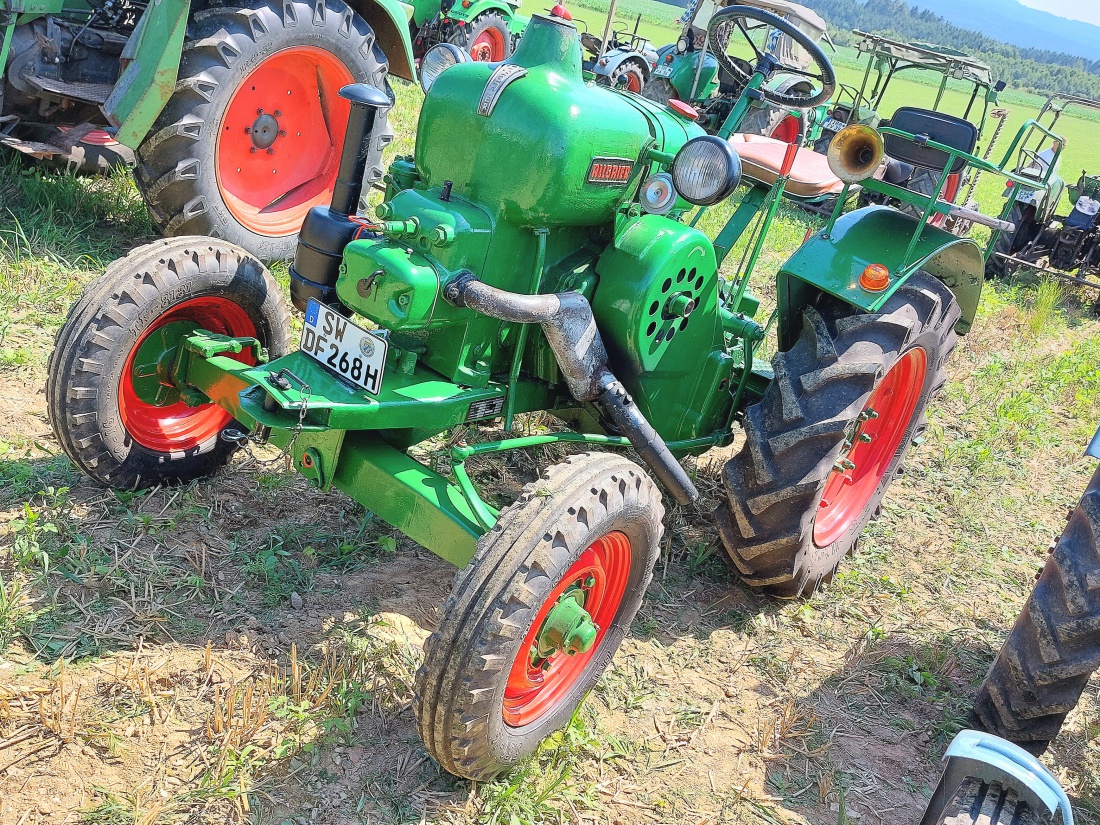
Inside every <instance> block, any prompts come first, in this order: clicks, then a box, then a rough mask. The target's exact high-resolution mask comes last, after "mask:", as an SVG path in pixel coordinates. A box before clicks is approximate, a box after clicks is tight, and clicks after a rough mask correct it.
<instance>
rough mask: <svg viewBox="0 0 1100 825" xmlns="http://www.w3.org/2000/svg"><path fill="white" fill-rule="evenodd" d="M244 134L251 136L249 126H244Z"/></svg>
mask: <svg viewBox="0 0 1100 825" xmlns="http://www.w3.org/2000/svg"><path fill="white" fill-rule="evenodd" d="M244 133H245V134H246V135H251V134H252V127H251V126H245V127H244Z"/></svg>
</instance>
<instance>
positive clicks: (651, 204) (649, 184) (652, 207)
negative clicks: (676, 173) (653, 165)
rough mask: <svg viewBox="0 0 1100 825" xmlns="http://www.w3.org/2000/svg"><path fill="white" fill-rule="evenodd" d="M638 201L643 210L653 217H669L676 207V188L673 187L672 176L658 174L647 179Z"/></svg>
mask: <svg viewBox="0 0 1100 825" xmlns="http://www.w3.org/2000/svg"><path fill="white" fill-rule="evenodd" d="M638 200H639V201H640V202H641V204H642V209H644V210H645V211H646V212H649V213H650V214H652V215H667V214H668V213H669V212H670V211H672V207H673V206H675V205H676V187H675V186H673V185H672V175H670V174H669V173H668V172H658V173H657V174H656V175H650V176H649V177H648V178H646V182H645V185H644V186H643V187H642V191H641V194H640V195H639V196H638Z"/></svg>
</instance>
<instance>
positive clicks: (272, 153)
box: [267, 149, 275, 155]
mask: <svg viewBox="0 0 1100 825" xmlns="http://www.w3.org/2000/svg"><path fill="white" fill-rule="evenodd" d="M267 153H268V154H269V155H274V154H275V150H274V149H268V150H267Z"/></svg>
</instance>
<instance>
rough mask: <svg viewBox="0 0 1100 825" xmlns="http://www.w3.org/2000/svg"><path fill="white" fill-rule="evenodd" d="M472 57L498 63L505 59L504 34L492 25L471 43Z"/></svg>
mask: <svg viewBox="0 0 1100 825" xmlns="http://www.w3.org/2000/svg"><path fill="white" fill-rule="evenodd" d="M470 57H472V58H473V59H474V60H480V61H483V62H489V63H497V62H499V61H501V60H503V59H504V36H503V35H502V34H501V33H500V31H498V30H497V29H496V28H495V27H492V26H490V27H489V28H487V29H486V30H485V31H483V32H482V33H481V34H479V35H478V36H477V38H476V39H475V40H474V42H473V43H472V44H471V45H470Z"/></svg>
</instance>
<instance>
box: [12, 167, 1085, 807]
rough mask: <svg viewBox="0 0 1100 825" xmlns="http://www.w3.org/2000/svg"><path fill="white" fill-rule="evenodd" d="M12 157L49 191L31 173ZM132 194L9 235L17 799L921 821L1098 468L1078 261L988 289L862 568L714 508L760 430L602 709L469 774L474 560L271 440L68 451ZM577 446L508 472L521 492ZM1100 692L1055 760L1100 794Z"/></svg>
mask: <svg viewBox="0 0 1100 825" xmlns="http://www.w3.org/2000/svg"><path fill="white" fill-rule="evenodd" d="M4 174H6V175H9V176H10V175H11V172H10V170H9V171H8V172H6V173H4ZM0 180H3V178H0ZM3 185H5V184H0V186H3ZM6 185H8V186H9V191H11V192H13V193H14V194H13V195H12V197H13V198H14V202H15V203H16V204H17V206H16V207H15V208H16V209H17V210H18V209H19V208H21V207H20V206H19V205H18V204H20V203H23V204H24V206H23V207H22V208H25V209H26V210H28V211H29V210H31V209H32V208H33V207H32V206H28V205H26V204H27V203H28V201H30V199H31V196H30V195H29V194H28V191H29V190H28V189H27V186H28V184H26V183H25V182H23V183H20V182H18V181H17V182H16V183H11V181H10V180H9V181H7V184H6ZM43 185H46V184H43ZM20 187H22V188H20ZM52 197H60V196H59V195H58V194H56V193H54V194H53V195H52ZM81 197H84V196H81ZM89 197H90V196H89ZM19 198H22V199H23V201H22V202H21V201H19ZM96 203H98V201H96ZM112 208H113V207H112ZM104 209H105V210H106V212H105V213H104V214H102V215H98V216H96V217H95V222H94V223H92V224H72V225H70V224H65V223H63V222H61V223H58V226H59V227H60V228H59V229H58V230H57V231H58V232H62V233H66V232H67V233H69V235H67V236H66V237H70V236H73V237H70V241H71V243H72V244H73V245H74V246H73V248H74V249H77V250H82V249H83V250H85V251H83V252H80V253H79V254H74V255H71V256H69V257H67V258H65V259H63V260H60V261H59V260H57V259H51V258H50V257H49V250H50V249H54V248H56V247H57V244H56V242H51V243H50V244H47V243H45V241H43V242H42V243H33V242H32V243H30V244H29V246H27V247H26V248H25V249H24V248H22V247H17V248H16V249H15V251H14V252H13V251H12V246H10V245H9V246H3V244H0V253H2V254H4V255H6V256H7V257H6V258H5V259H4V264H3V265H4V266H6V267H7V270H6V271H7V273H8V274H7V275H6V276H5V277H7V278H8V279H9V280H8V281H7V282H6V283H4V284H3V286H4V289H5V290H6V291H7V296H6V298H5V299H4V300H3V302H2V303H0V310H2V311H3V313H4V315H3V317H2V318H0V823H3V824H4V825H7V824H8V823H11V825H45V824H46V823H50V825H53V824H54V823H77V822H81V823H142V825H152V823H161V822H163V823H168V822H173V823H174V822H188V823H225V822H255V823H277V824H278V823H287V822H290V823H310V822H319V823H333V825H343V824H344V823H361V822H371V823H376V822H377V823H381V822H394V823H404V822H499V823H506V824H507V825H513V823H535V822H593V823H596V822H598V823H606V822H615V823H636V822H637V823H641V822H659V823H673V822H675V823H681V822H682V823H715V822H738V823H740V822H744V823H769V825H779V823H801V822H810V823H815V825H832V824H833V823H840V822H849V823H850V822H852V821H859V820H864V821H867V822H875V823H886V822H890V823H894V822H916V821H917V819H918V818H919V815H920V812H921V811H922V809H923V806H924V803H925V800H926V799H927V797H928V795H929V794H930V792H931V789H932V787H934V784H935V782H936V779H937V777H938V772H939V759H940V757H941V755H942V753H943V750H944V748H945V747H946V744H947V743H948V742H949V741H950V738H951V737H952V736H953V735H954V733H955V732H956V731H958V730H959V729H960V727H961V726H963V725H964V724H965V719H966V714H967V713H968V711H969V706H970V701H971V697H972V696H973V694H974V691H975V690H976V688H977V685H978V684H979V683H980V681H981V678H982V676H983V675H984V673H985V670H986V668H987V667H988V665H989V662H990V661H991V659H992V657H993V655H994V653H995V651H996V650H997V648H998V647H999V646H1000V644H1001V641H1002V640H1003V638H1004V634H1005V633H1006V632H1007V630H1008V629H1009V627H1010V626H1011V623H1012V621H1013V619H1014V617H1015V615H1016V614H1017V612H1018V611H1019V608H1020V606H1021V604H1022V603H1023V600H1024V598H1025V597H1026V594H1027V592H1028V591H1029V590H1030V587H1031V584H1032V583H1033V581H1034V575H1035V572H1036V570H1037V569H1038V568H1039V566H1040V565H1041V564H1042V563H1043V559H1044V556H1045V555H1046V552H1047V547H1048V546H1049V545H1050V544H1051V543H1052V541H1053V540H1054V539H1055V538H1056V537H1057V535H1058V534H1059V531H1060V529H1061V526H1062V524H1063V523H1064V515H1065V512H1066V508H1067V507H1069V506H1072V504H1073V503H1074V501H1075V500H1076V498H1077V497H1078V495H1079V493H1080V491H1081V490H1082V489H1083V487H1084V484H1085V481H1086V479H1087V476H1088V475H1089V474H1090V473H1091V471H1092V466H1091V462H1090V461H1089V460H1086V459H1083V458H1081V452H1082V449H1083V446H1084V444H1085V443H1086V441H1087V438H1088V436H1089V435H1090V434H1091V432H1092V429H1093V427H1094V426H1095V424H1096V423H1097V419H1098V416H1097V415H1096V410H1097V409H1098V402H1100V377H1098V376H1097V367H1096V365H1097V364H1098V363H1100V322H1098V321H1097V320H1095V319H1094V318H1093V317H1092V316H1091V315H1090V314H1089V311H1088V307H1087V306H1085V305H1084V304H1083V303H1082V301H1081V297H1082V296H1078V295H1072V294H1070V295H1067V294H1065V293H1063V292H1062V291H1060V290H1055V289H1053V288H1051V287H1050V286H1049V285H1036V284H1034V283H1032V284H1025V285H1022V286H1013V287H1010V288H1009V287H1000V286H998V287H996V288H991V289H988V290H987V291H986V295H985V297H984V299H983V305H982V309H981V313H980V317H979V321H978V323H977V325H976V327H975V330H974V332H973V333H972V334H971V335H969V336H967V337H966V338H964V339H962V343H961V344H960V347H959V350H958V352H957V354H956V356H955V357H954V359H953V362H952V364H951V365H950V375H951V379H952V380H951V383H950V384H949V385H948V387H947V390H946V391H945V393H944V396H943V398H942V400H941V401H940V403H939V404H938V405H937V407H936V409H935V410H934V412H933V416H932V426H931V427H930V429H929V431H928V433H927V435H926V437H925V440H924V443H922V444H920V445H918V446H917V447H916V449H915V450H914V451H913V453H912V458H911V459H910V460H909V461H908V463H907V467H906V474H905V475H904V476H903V477H902V478H901V479H900V480H899V482H898V483H897V484H896V485H895V487H894V488H892V490H891V492H890V494H889V496H888V498H887V501H886V503H885V506H884V508H883V512H882V514H881V517H880V518H879V520H878V521H877V522H875V523H874V524H873V525H872V526H871V528H870V529H869V531H868V533H867V535H866V536H865V538H864V540H863V541H862V543H861V548H860V553H859V554H858V555H857V556H856V557H855V558H853V559H851V560H849V561H848V562H847V563H846V564H845V565H844V566H843V567H842V572H841V575H840V576H838V579H837V580H836V581H835V582H834V583H833V584H832V586H830V587H829V588H827V589H826V590H824V591H822V592H821V593H819V594H817V595H815V596H814V598H813V599H810V600H807V601H801V602H782V601H777V600H774V599H770V598H768V597H764V596H761V595H758V594H756V593H754V592H753V591H751V590H750V589H748V588H746V587H744V586H742V585H740V584H739V583H738V582H737V581H736V580H735V579H734V578H733V577H731V575H730V574H729V572H728V571H727V570H726V568H725V567H724V566H723V564H722V563H721V561H720V560H719V559H718V558H717V557H716V556H715V555H714V553H715V545H716V542H717V535H716V531H715V528H714V524H713V520H712V517H711V515H710V513H711V511H712V509H713V508H714V506H715V505H716V504H717V501H718V499H717V495H718V489H719V486H718V485H719V482H718V478H719V475H718V474H719V471H720V469H721V466H722V461H723V460H724V458H726V457H728V454H729V451H726V453H725V454H722V453H720V452H716V453H712V454H708V455H707V456H704V457H702V458H700V459H699V460H698V461H697V462H696V464H695V469H696V470H697V471H698V478H699V483H700V486H701V489H702V490H703V493H704V496H703V500H702V501H700V503H699V504H698V505H697V506H695V507H693V508H675V507H673V506H672V505H671V504H670V503H667V502H666V507H667V508H668V510H669V516H668V518H667V520H666V525H667V530H666V539H665V543H664V547H663V552H662V557H661V559H660V561H659V562H658V567H657V573H656V575H655V577H654V581H653V583H652V585H651V587H650V590H649V593H648V595H647V599H646V601H645V603H644V605H643V608H642V611H641V613H640V615H639V617H638V619H637V621H636V622H635V625H634V628H633V632H632V634H631V635H630V636H629V637H628V639H627V641H626V643H625V644H624V645H623V647H622V649H621V650H620V651H619V653H618V655H617V656H616V657H615V659H614V662H613V664H612V667H611V668H610V669H609V671H608V672H607V674H606V675H605V676H604V678H603V679H602V680H601V682H600V684H599V685H598V687H597V688H596V690H595V691H594V692H593V694H592V695H591V696H590V697H589V698H588V700H587V701H586V703H585V705H584V706H583V709H582V711H581V713H580V714H579V715H578V717H577V718H576V720H575V721H574V723H573V724H571V725H570V726H569V728H568V729H567V730H565V731H564V732H562V733H561V734H559V735H557V736H556V737H554V738H553V739H551V740H550V741H549V742H548V743H547V744H546V745H545V746H544V747H543V749H542V750H541V751H540V753H539V754H538V756H537V757H536V758H535V759H533V760H531V761H529V762H528V763H525V764H524V765H522V766H520V768H518V769H517V770H516V771H514V772H513V773H512V774H510V775H509V776H507V777H505V778H503V779H501V780H498V781H496V782H493V783H488V784H484V785H479V784H475V783H468V782H463V781H459V780H456V779H454V778H453V777H450V776H448V775H447V774H445V773H442V772H441V771H440V769H439V768H438V767H437V766H436V765H435V763H434V762H433V761H432V760H431V759H430V758H429V757H428V756H427V754H426V753H425V751H424V750H423V748H422V746H421V744H420V741H419V739H418V736H417V733H416V728H415V723H414V720H413V716H412V711H411V700H412V694H411V691H412V679H413V674H414V673H415V670H416V667H417V665H418V663H419V660H420V655H421V654H420V644H421V643H422V641H423V640H424V638H426V636H427V634H428V633H430V632H431V630H432V629H433V628H434V627H435V625H436V623H437V622H438V620H439V615H438V610H439V606H440V605H441V604H442V603H443V602H444V600H445V597H446V594H447V593H448V592H449V589H450V586H451V579H452V576H453V573H454V571H453V569H452V568H450V567H449V566H448V565H447V564H446V563H444V562H442V561H440V560H438V559H437V558H436V557H434V556H433V555H432V554H430V553H428V552H427V551H425V550H423V549H422V548H419V547H417V546H415V545H413V544H412V543H411V542H409V541H407V540H405V539H403V538H402V537H401V536H400V535H399V534H397V533H395V532H394V531H393V530H391V529H390V528H388V527H387V526H385V525H384V524H381V523H380V522H378V521H377V520H373V519H371V518H370V517H369V515H368V514H366V513H364V511H363V510H362V508H360V507H359V506H358V505H356V504H355V503H354V502H352V501H351V500H350V499H348V498H346V497H345V496H343V495H342V494H339V493H332V494H322V493H320V492H317V491H315V490H313V489H312V488H310V487H309V485H308V484H307V483H306V482H305V481H304V480H302V479H300V478H298V477H296V476H295V475H294V474H292V473H288V472H286V470H285V467H284V465H283V463H282V460H281V459H280V458H279V457H278V455H276V454H273V453H270V452H262V453H259V454H255V455H253V454H244V453H242V454H239V455H238V456H237V457H236V458H235V459H234V460H233V461H232V463H231V465H230V466H229V467H228V468H226V470H225V471H223V472H221V473H219V474H218V475H217V476H216V477H214V478H211V479H208V480H204V481H201V482H197V483H194V484H192V485H189V486H187V487H182V488H172V489H157V490H153V491H149V492H145V493H139V494H126V493H119V492H113V491H109V490H105V489H104V488H102V487H100V486H98V485H96V484H94V483H92V482H90V481H89V480H87V479H86V478H84V477H82V476H81V475H79V474H78V473H77V472H76V471H75V470H74V469H73V468H72V466H71V465H70V464H69V463H68V461H67V460H66V459H65V458H64V457H63V456H62V455H61V454H60V451H59V448H58V446H57V444H56V442H55V440H54V439H53V437H52V435H51V433H50V430H49V426H48V423H47V421H46V415H45V406H44V395H43V385H44V379H45V361H46V357H47V355H48V350H49V347H50V345H51V342H52V337H53V334H54V331H55V330H56V329H57V327H58V326H59V324H60V323H61V321H62V319H63V317H64V312H65V310H66V308H67V306H68V304H69V303H70V302H71V301H72V300H74V299H75V297H76V295H77V294H78V292H79V289H80V288H81V286H82V285H83V284H84V283H85V282H87V281H88V280H89V279H90V278H91V277H93V276H94V274H95V272H97V271H98V270H100V269H101V268H102V266H103V265H104V263H105V262H106V261H108V260H110V259H111V257H113V256H114V255H117V254H121V252H123V251H125V249H126V248H127V247H128V246H129V245H131V244H133V243H134V242H135V241H134V240H133V239H134V238H135V237H136V238H137V240H138V241H140V240H142V239H143V237H145V236H143V235H142V232H143V231H146V232H147V228H146V229H143V227H144V224H142V223H141V221H140V218H138V217H133V215H132V213H124V214H123V215H122V216H121V217H119V216H118V215H117V214H116V213H114V212H111V211H110V209H107V207H104ZM13 214H16V215H20V214H24V213H20V212H18V211H17V212H15V213H13ZM93 214H94V213H93ZM58 220H59V221H60V219H58ZM81 227H83V228H81ZM97 227H98V228H99V229H103V228H106V229H107V230H109V231H111V232H115V233H116V234H115V235H114V236H112V238H113V239H109V240H108V241H107V242H106V245H105V246H104V247H103V248H102V249H99V248H95V249H91V250H87V249H86V247H84V246H81V244H83V243H85V241H82V240H80V238H79V237H76V236H77V235H79V234H80V233H81V232H94V231H97ZM790 234H792V235H797V236H799V237H800V236H801V231H798V232H795V231H794V230H792V231H791V233H790ZM123 236H125V237H126V238H127V240H121V237H123ZM80 237H83V236H80ZM20 250H22V251H20ZM17 280H18V282H19V284H20V287H19V290H18V292H16V291H15V284H16V281H17ZM545 423H546V422H545V421H535V420H531V421H527V422H525V426H528V427H531V426H541V425H543V424H545ZM496 434H497V435H499V432H498V433H496ZM493 435H494V433H493V432H491V431H483V432H470V433H467V436H468V437H470V438H475V439H476V438H491V437H493ZM737 446H738V445H736V444H735V445H734V447H733V449H736V448H737ZM563 455H564V452H563V449H562V448H555V449H553V450H551V449H544V450H540V451H532V452H531V453H529V454H512V455H508V456H507V457H506V458H502V459H494V460H492V461H490V460H487V459H481V460H480V463H479V464H476V465H475V468H474V469H475V473H474V474H475V478H476V479H477V480H478V481H479V482H480V483H482V484H483V485H485V486H486V487H487V489H488V490H490V492H491V494H492V495H496V496H498V497H499V498H500V499H501V500H506V499H507V498H508V497H510V496H514V494H515V493H516V491H517V490H518V489H519V486H520V485H521V484H523V483H525V482H527V481H530V480H532V479H534V478H535V477H536V474H537V472H538V469H539V468H540V467H545V466H546V465H547V464H549V463H552V462H553V461H556V460H559V459H560V458H561V457H562V456H563ZM1097 692H1098V685H1097V684H1096V682H1095V681H1094V683H1093V684H1092V685H1091V686H1090V688H1089V691H1088V695H1087V696H1086V698H1085V700H1084V701H1083V702H1082V704H1081V706H1080V707H1079V708H1078V709H1077V710H1076V711H1075V712H1074V713H1073V714H1072V715H1071V717H1070V720H1069V722H1068V724H1067V726H1066V729H1065V731H1064V732H1063V733H1062V735H1061V736H1059V738H1058V740H1057V741H1056V742H1055V744H1054V746H1053V748H1052V749H1051V751H1050V752H1049V753H1048V754H1047V755H1046V756H1045V757H1044V761H1045V762H1046V764H1047V765H1049V766H1050V767H1051V768H1052V769H1053V770H1054V771H1055V773H1056V774H1057V775H1058V777H1059V778H1060V780H1061V781H1062V782H1063V784H1064V785H1065V786H1066V788H1067V790H1068V791H1069V792H1070V794H1071V797H1072V798H1073V800H1074V804H1075V808H1076V813H1077V816H1078V821H1081V822H1085V823H1094V824H1095V823H1100V756H1098V744H1100V739H1098V737H1100V723H1098V720H1097V709H1098V707H1100V705H1098V703H1097Z"/></svg>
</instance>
